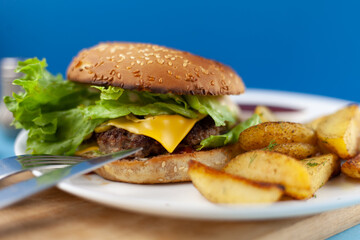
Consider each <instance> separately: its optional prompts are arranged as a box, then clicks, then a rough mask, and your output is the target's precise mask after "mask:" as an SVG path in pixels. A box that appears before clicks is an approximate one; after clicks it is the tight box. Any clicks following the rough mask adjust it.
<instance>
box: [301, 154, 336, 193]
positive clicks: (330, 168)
mask: <svg viewBox="0 0 360 240" xmlns="http://www.w3.org/2000/svg"><path fill="white" fill-rule="evenodd" d="M299 162H300V163H301V164H302V165H304V166H305V167H306V169H307V171H308V173H309V175H310V184H311V193H310V194H309V196H308V197H312V196H313V195H314V193H315V192H316V191H317V190H318V189H319V188H320V187H322V186H323V185H324V184H325V183H326V182H327V181H328V180H329V179H330V177H331V176H333V175H336V174H338V173H339V171H340V159H339V158H338V156H336V155H335V154H332V153H329V154H325V155H321V156H317V157H311V158H307V159H304V160H301V161H299Z"/></svg>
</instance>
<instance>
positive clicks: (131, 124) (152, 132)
mask: <svg viewBox="0 0 360 240" xmlns="http://www.w3.org/2000/svg"><path fill="white" fill-rule="evenodd" d="M203 117H204V116H201V117H199V118H193V119H191V118H185V117H183V116H180V115H159V116H153V117H147V118H145V119H131V118H126V117H121V118H117V119H112V120H109V121H107V122H105V123H103V124H101V125H100V126H99V127H97V128H96V129H95V132H102V131H106V130H107V129H108V128H109V127H110V126H114V127H117V128H122V129H125V130H127V131H129V132H131V133H135V134H139V135H145V136H148V137H151V138H153V139H155V140H156V141H158V142H159V143H160V144H161V145H163V146H164V148H165V149H166V150H167V151H168V152H170V153H172V152H173V151H174V150H175V148H176V147H177V145H179V143H180V142H181V141H182V140H183V138H184V137H185V136H186V135H187V134H188V133H189V132H190V130H191V129H192V128H193V127H194V125H195V123H196V122H197V121H199V120H200V119H202V118H203Z"/></svg>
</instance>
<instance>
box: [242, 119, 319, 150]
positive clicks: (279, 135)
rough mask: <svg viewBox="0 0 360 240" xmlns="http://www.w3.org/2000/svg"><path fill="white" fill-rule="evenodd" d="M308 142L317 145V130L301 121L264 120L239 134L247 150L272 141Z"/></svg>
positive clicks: (259, 147) (266, 144) (243, 146)
mask: <svg viewBox="0 0 360 240" xmlns="http://www.w3.org/2000/svg"><path fill="white" fill-rule="evenodd" d="M272 141H273V142H275V143H276V144H283V143H308V144H312V145H316V142H317V137H316V134H315V131H314V130H312V129H311V128H308V127H306V126H305V125H303V124H300V123H293V122H264V123H260V124H258V125H255V126H252V127H250V128H248V129H246V130H244V131H243V132H242V133H241V134H240V136H239V144H240V146H241V148H242V149H243V150H245V151H252V150H256V149H262V148H265V147H267V146H268V145H269V144H270V143H271V142H272Z"/></svg>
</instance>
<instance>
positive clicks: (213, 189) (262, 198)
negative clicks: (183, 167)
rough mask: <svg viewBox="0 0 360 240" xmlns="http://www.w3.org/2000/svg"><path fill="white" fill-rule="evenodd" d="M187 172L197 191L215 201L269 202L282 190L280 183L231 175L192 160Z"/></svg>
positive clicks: (277, 198)
mask: <svg viewBox="0 0 360 240" xmlns="http://www.w3.org/2000/svg"><path fill="white" fill-rule="evenodd" d="M188 174H189V176H190V178H191V181H192V182H193V184H194V186H195V187H196V188H197V189H198V190H199V192H200V193H201V194H202V195H203V196H204V197H205V198H206V199H208V200H210V201H211V202H215V203H271V202H275V201H277V200H279V199H280V197H281V196H282V194H283V192H284V189H283V187H282V186H280V185H277V184H270V183H260V182H255V181H251V180H248V179H245V178H241V177H237V176H232V175H230V174H227V173H225V172H222V171H219V170H216V169H214V168H210V167H208V166H206V165H204V164H202V163H200V162H197V161H193V160H191V161H190V162H189V170H188Z"/></svg>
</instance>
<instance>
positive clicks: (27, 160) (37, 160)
mask: <svg viewBox="0 0 360 240" xmlns="http://www.w3.org/2000/svg"><path fill="white" fill-rule="evenodd" d="M84 160H86V159H84V158H76V159H70V158H61V159H60V158H59V159H57V158H40V159H39V158H32V159H31V158H28V159H25V160H23V159H18V161H19V162H21V163H31V162H42V161H64V162H68V161H73V162H82V161H84Z"/></svg>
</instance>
